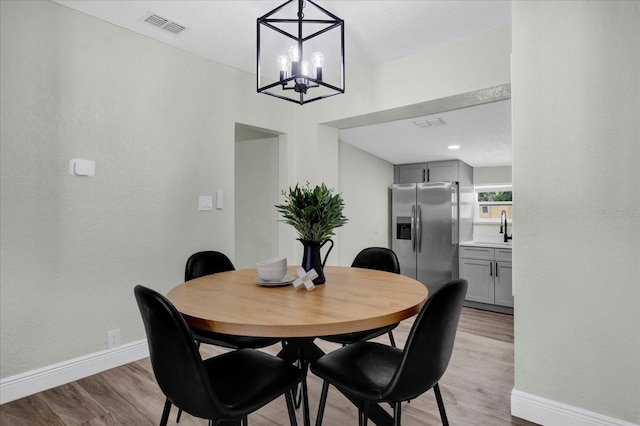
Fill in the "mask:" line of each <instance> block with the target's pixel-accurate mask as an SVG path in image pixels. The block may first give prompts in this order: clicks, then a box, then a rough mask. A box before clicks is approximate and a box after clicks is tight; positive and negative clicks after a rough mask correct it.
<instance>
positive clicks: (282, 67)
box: [278, 55, 289, 71]
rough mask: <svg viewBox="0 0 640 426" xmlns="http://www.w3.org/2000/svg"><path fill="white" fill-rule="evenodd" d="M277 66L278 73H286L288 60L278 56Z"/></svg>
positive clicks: (283, 56)
mask: <svg viewBox="0 0 640 426" xmlns="http://www.w3.org/2000/svg"><path fill="white" fill-rule="evenodd" d="M278 66H279V67H280V71H287V70H288V69H289V58H287V57H286V56H285V55H280V56H278Z"/></svg>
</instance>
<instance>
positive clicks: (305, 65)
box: [300, 61, 311, 77]
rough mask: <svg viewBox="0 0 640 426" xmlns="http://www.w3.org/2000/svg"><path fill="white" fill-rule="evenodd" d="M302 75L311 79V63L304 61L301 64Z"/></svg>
mask: <svg viewBox="0 0 640 426" xmlns="http://www.w3.org/2000/svg"><path fill="white" fill-rule="evenodd" d="M300 74H302V75H304V76H306V77H311V63H310V62H309V61H302V63H301V64H300Z"/></svg>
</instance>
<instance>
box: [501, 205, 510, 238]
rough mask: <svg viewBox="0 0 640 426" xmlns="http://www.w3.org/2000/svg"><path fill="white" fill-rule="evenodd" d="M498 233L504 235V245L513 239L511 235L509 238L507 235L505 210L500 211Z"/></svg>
mask: <svg viewBox="0 0 640 426" xmlns="http://www.w3.org/2000/svg"><path fill="white" fill-rule="evenodd" d="M502 218H504V221H503V220H502ZM503 227H504V228H503ZM500 233H501V234H504V242H505V243H506V242H508V241H509V240H510V239H512V238H513V234H512V235H511V236H509V235H508V234H507V212H506V211H505V210H502V211H501V212H500Z"/></svg>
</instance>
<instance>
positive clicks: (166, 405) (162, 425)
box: [160, 398, 171, 426]
mask: <svg viewBox="0 0 640 426" xmlns="http://www.w3.org/2000/svg"><path fill="white" fill-rule="evenodd" d="M170 411H171V401H169V398H167V399H166V400H165V401H164V409H163V410H162V419H160V426H166V425H167V422H168V421H169V412H170Z"/></svg>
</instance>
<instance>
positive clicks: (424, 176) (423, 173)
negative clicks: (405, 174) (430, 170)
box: [422, 169, 429, 182]
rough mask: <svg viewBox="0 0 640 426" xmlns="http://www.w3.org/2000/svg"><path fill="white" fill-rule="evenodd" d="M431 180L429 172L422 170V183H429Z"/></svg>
mask: <svg viewBox="0 0 640 426" xmlns="http://www.w3.org/2000/svg"><path fill="white" fill-rule="evenodd" d="M428 180H429V179H428V178H427V171H426V170H425V169H422V181H423V182H427V181H428Z"/></svg>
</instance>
